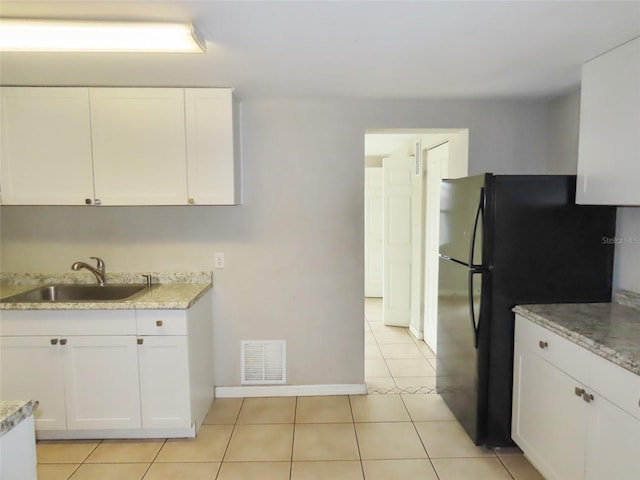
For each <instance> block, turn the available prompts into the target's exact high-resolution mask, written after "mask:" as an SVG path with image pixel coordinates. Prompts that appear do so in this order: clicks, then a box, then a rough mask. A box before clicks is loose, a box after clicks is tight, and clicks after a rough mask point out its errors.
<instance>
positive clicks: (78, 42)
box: [0, 18, 206, 53]
mask: <svg viewBox="0 0 640 480" xmlns="http://www.w3.org/2000/svg"><path fill="white" fill-rule="evenodd" d="M205 50H206V42H205V39H204V38H203V37H202V35H201V34H200V32H198V31H197V30H196V28H195V27H194V26H193V25H191V24H180V23H137V22H97V21H86V22H85V21H61V20H20V19H8V18H3V19H0V51H4V52H192V53H202V52H204V51H205Z"/></svg>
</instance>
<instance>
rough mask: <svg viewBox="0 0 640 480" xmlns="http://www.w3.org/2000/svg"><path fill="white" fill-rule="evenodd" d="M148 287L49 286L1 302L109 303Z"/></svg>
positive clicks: (129, 296) (133, 294) (128, 296)
mask: <svg viewBox="0 0 640 480" xmlns="http://www.w3.org/2000/svg"><path fill="white" fill-rule="evenodd" d="M146 288H147V286H146V285H137V284H127V285H103V286H100V285H47V286H46V287H38V288H34V289H33V290H29V291H27V292H23V293H19V294H17V295H13V296H11V297H7V298H4V299H2V300H0V301H1V302H2V303H46V302H109V301H118V300H120V301H122V300H127V299H129V298H131V297H133V296H135V295H136V294H138V293H140V292H142V291H143V290H146Z"/></svg>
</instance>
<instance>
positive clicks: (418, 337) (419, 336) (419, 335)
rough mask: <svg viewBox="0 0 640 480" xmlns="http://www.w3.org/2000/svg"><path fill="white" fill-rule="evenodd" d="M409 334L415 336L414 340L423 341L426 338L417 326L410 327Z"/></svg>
mask: <svg viewBox="0 0 640 480" xmlns="http://www.w3.org/2000/svg"><path fill="white" fill-rule="evenodd" d="M409 332H411V335H413V338H415V339H416V340H422V339H423V338H424V337H423V336H422V332H421V331H419V330H418V328H417V326H416V325H414V324H411V325H409Z"/></svg>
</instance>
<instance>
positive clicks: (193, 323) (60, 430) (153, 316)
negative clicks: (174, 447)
mask: <svg viewBox="0 0 640 480" xmlns="http://www.w3.org/2000/svg"><path fill="white" fill-rule="evenodd" d="M118 331H119V332H120V333H122V335H119V334H117V333H118ZM0 332H1V336H0V374H1V376H0V392H1V394H2V398H5V399H33V400H37V401H38V402H39V407H38V408H37V409H36V410H35V421H36V432H37V434H38V437H39V438H42V439H54V438H154V437H193V436H195V433H196V431H197V429H198V428H199V427H200V425H201V424H202V422H203V420H204V417H205V416H206V413H207V411H208V408H209V406H210V404H211V401H212V400H213V389H214V385H213V364H212V350H211V343H212V334H211V293H210V292H208V293H207V294H205V295H204V296H203V297H202V298H201V299H200V300H198V301H197V302H196V303H195V304H194V305H193V306H192V307H191V308H189V309H187V310H136V311H134V310H120V311H116V310H108V311H107V310H82V311H80V310H77V311H62V310H58V311H52V310H15V311H13V310H11V311H10V310H6V311H3V312H2V315H1V316H0Z"/></svg>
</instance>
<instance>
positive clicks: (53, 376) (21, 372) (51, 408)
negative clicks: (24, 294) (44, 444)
mask: <svg viewBox="0 0 640 480" xmlns="http://www.w3.org/2000/svg"><path fill="white" fill-rule="evenodd" d="M5 313H6V312H3V316H4V314H5ZM52 342H55V345H54V344H53V343H52ZM62 353H63V352H62V350H61V349H60V347H59V346H58V339H57V338H53V337H51V338H49V337H46V336H33V337H32V336H25V337H22V336H16V337H0V394H1V395H2V398H3V399H6V400H9V399H34V400H38V401H39V402H40V405H39V406H38V408H37V409H36V410H34V412H33V413H34V418H35V425H36V429H40V430H66V428H67V414H66V406H65V394H64V363H63V360H62Z"/></svg>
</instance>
